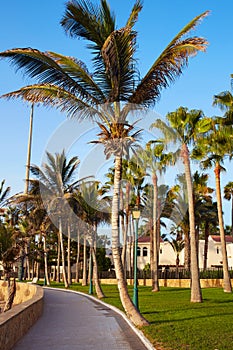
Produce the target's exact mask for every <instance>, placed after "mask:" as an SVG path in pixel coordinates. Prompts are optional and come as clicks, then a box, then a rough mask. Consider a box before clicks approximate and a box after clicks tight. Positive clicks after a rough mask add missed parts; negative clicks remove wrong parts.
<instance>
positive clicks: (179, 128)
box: [152, 107, 210, 302]
mask: <svg viewBox="0 0 233 350" xmlns="http://www.w3.org/2000/svg"><path fill="white" fill-rule="evenodd" d="M167 121H168V124H166V123H165V122H163V121H162V120H157V121H156V122H155V123H153V124H152V127H156V128H159V129H160V130H161V131H162V132H163V134H164V137H165V140H166V142H168V143H169V142H171V141H173V142H174V143H177V142H179V143H180V147H181V153H180V156H181V158H182V160H183V163H184V171H185V180H186V185H187V194H188V209H189V230H190V247H191V302H201V301H202V296H201V288H200V280H199V268H198V251H197V239H196V231H195V212H194V193H193V183H192V175H191V166H190V146H192V144H193V142H194V141H196V140H197V139H198V137H200V135H202V134H204V133H205V132H207V131H208V130H209V128H210V120H209V119H208V118H204V114H203V112H202V111H200V110H190V111H188V109H187V108H184V107H179V108H178V109H177V110H176V111H175V112H171V113H168V114H167Z"/></svg>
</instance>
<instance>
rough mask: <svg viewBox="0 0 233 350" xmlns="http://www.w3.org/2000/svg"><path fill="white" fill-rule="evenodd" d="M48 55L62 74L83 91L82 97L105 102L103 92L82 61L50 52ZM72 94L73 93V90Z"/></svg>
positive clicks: (96, 101)
mask: <svg viewBox="0 0 233 350" xmlns="http://www.w3.org/2000/svg"><path fill="white" fill-rule="evenodd" d="M48 55H49V56H50V57H51V58H52V59H53V60H54V61H55V62H56V63H57V64H58V65H59V67H61V68H62V70H63V72H65V73H66V74H67V75H68V76H69V77H71V78H72V79H73V80H74V81H77V82H78V84H79V85H80V86H81V87H82V89H83V95H86V97H87V98H88V99H91V100H93V102H95V103H104V102H105V101H106V98H105V95H104V93H103V91H102V90H101V89H100V87H99V85H98V84H96V82H95V81H94V79H93V76H92V74H91V73H90V72H89V71H88V69H87V67H86V65H85V64H84V63H83V62H82V61H80V60H77V59H76V58H74V57H69V56H64V55H61V54H58V53H55V52H50V51H49V52H48ZM72 91H73V90H72ZM73 92H74V93H75V89H74V91H73Z"/></svg>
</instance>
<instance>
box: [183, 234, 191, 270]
mask: <svg viewBox="0 0 233 350" xmlns="http://www.w3.org/2000/svg"><path fill="white" fill-rule="evenodd" d="M184 267H185V269H186V270H188V271H190V234H189V232H185V233H184Z"/></svg>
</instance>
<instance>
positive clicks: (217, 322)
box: [53, 284, 233, 350]
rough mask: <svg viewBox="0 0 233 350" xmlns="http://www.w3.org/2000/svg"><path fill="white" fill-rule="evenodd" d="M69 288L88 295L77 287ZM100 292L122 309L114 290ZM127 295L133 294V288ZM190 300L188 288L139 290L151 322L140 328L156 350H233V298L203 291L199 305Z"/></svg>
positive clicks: (108, 287)
mask: <svg viewBox="0 0 233 350" xmlns="http://www.w3.org/2000/svg"><path fill="white" fill-rule="evenodd" d="M53 286H58V285H57V284H53ZM59 286H60V287H62V285H61V284H60V285H59ZM71 289H73V290H78V291H82V292H85V293H87V292H88V287H82V286H81V285H79V284H73V285H72V286H71ZM103 290H104V292H105V294H106V298H105V299H104V301H105V302H106V303H109V304H112V305H114V306H117V307H118V308H119V309H121V310H122V306H121V303H120V300H119V297H118V291H117V287H116V286H111V285H103ZM129 292H130V294H131V295H132V287H129ZM189 299H190V290H189V289H184V288H183V289H182V288H161V291H160V292H159V293H152V292H151V288H150V287H139V307H140V311H141V313H142V314H143V315H144V317H145V318H146V319H147V320H148V321H149V322H150V326H148V327H144V328H143V332H144V334H145V335H146V336H147V337H148V339H150V341H151V342H152V343H153V344H154V345H155V347H157V349H159V348H161V349H166V350H168V349H169V350H170V349H173V350H181V349H189V350H216V349H217V350H232V349H233V330H232V325H233V295H232V294H227V293H224V292H223V290H222V289H217V288H212V289H203V299H204V301H203V303H202V304H193V303H192V304H191V303H190V302H189Z"/></svg>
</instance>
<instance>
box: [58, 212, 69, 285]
mask: <svg viewBox="0 0 233 350" xmlns="http://www.w3.org/2000/svg"><path fill="white" fill-rule="evenodd" d="M59 235H60V245H61V260H62V276H63V282H64V284H65V288H68V287H69V284H68V282H67V277H66V264H65V261H66V260H65V250H64V244H63V237H62V222H61V218H59Z"/></svg>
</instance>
